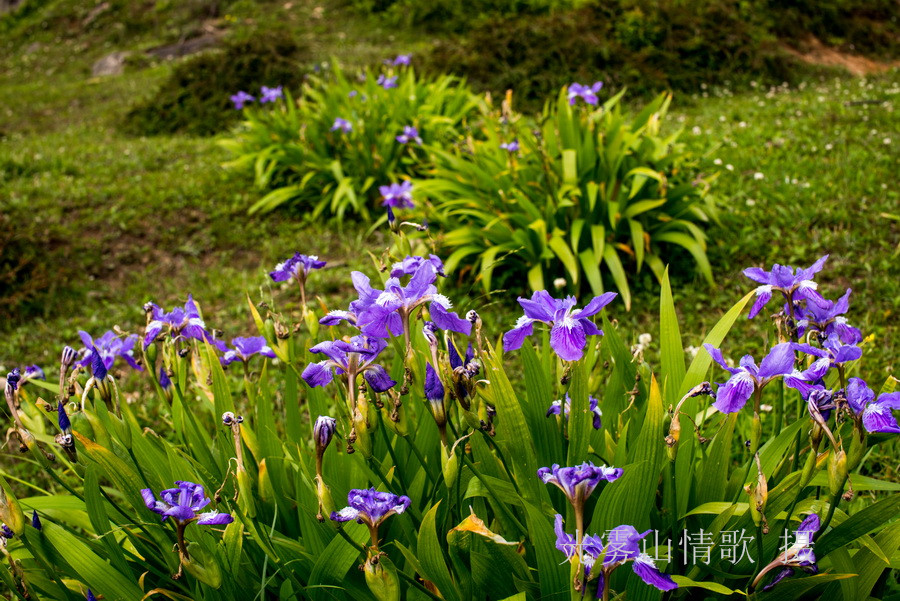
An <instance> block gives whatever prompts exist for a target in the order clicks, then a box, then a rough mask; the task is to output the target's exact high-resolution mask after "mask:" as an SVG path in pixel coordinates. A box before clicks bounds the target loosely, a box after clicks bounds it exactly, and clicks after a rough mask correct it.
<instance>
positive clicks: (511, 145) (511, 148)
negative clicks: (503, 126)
mask: <svg viewBox="0 0 900 601" xmlns="http://www.w3.org/2000/svg"><path fill="white" fill-rule="evenodd" d="M500 148H502V149H503V150H505V151H507V152H509V153H513V152H519V141H518V140H513V141H512V142H504V143H503V144H501V145H500Z"/></svg>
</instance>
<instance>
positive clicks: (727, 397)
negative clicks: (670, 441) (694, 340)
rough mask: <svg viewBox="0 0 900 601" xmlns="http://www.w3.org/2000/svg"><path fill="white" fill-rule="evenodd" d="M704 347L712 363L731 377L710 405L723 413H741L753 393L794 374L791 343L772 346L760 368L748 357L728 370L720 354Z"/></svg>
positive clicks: (711, 346) (715, 350)
mask: <svg viewBox="0 0 900 601" xmlns="http://www.w3.org/2000/svg"><path fill="white" fill-rule="evenodd" d="M703 346H704V348H706V350H707V351H708V352H709V354H710V356H711V357H712V358H713V360H714V361H715V362H716V363H718V364H719V365H720V366H722V369H724V370H726V371H727V372H729V373H730V374H731V377H730V378H728V381H727V382H725V384H723V385H721V386H719V390H718V392H717V393H716V402H715V403H713V407H715V408H716V409H718V410H719V411H721V412H722V413H734V412H736V411H740V410H741V408H742V407H743V406H744V405H745V404H746V403H747V400H748V399H749V398H750V397H751V396H752V395H753V393H754V391H756V390H759V389H761V388H762V387H763V386H765V385H766V384H768V383H769V382H771V381H772V380H774V379H775V378H777V377H779V376H785V375H788V374H791V373H793V371H794V351H793V348H792V346H791V343H790V342H782V343H781V344H776V345H775V346H774V347H772V350H771V351H769V354H768V355H766V356H765V358H764V359H763V360H762V362H761V363H760V365H759V367H757V366H756V361H754V359H753V357H751V356H750V355H744V356H743V357H741V363H740V367H729V366H728V364H727V363H725V359H724V358H723V357H722V351H720V350H719V349H717V348H716V347H714V346H713V345H711V344H709V343H706V344H704V345H703Z"/></svg>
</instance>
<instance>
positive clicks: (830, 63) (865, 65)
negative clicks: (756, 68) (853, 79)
mask: <svg viewBox="0 0 900 601" xmlns="http://www.w3.org/2000/svg"><path fill="white" fill-rule="evenodd" d="M784 49H785V51H787V52H788V54H790V55H791V56H794V57H796V58H798V59H800V60H802V61H803V62H805V63H808V64H810V65H821V66H825V67H841V68H843V69H846V70H847V71H849V72H850V73H851V74H853V75H855V76H857V77H862V76H864V75H871V74H877V73H884V72H885V71H890V70H891V69H893V68H896V67H900V60H894V61H888V62H883V61H877V60H874V59H871V58H867V57H865V56H861V55H859V54H850V53H847V52H841V51H840V50H838V49H836V48H831V47H829V46H826V45H825V44H823V43H822V42H821V41H819V40H818V38H816V37H814V36H810V37H809V38H808V39H807V40H806V41H805V42H803V44H802V50H798V49H797V48H794V47H792V46H788V45H785V46H784Z"/></svg>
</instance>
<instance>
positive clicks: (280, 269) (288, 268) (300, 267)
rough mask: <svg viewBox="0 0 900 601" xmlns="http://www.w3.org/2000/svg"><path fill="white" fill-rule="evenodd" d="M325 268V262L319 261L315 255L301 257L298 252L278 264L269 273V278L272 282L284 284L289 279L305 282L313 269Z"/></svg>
mask: <svg viewBox="0 0 900 601" xmlns="http://www.w3.org/2000/svg"><path fill="white" fill-rule="evenodd" d="M323 267H325V261H320V260H319V257H318V256H316V255H302V254H300V253H299V252H298V253H294V256H293V257H291V258H290V259H288V260H287V261H284V262H283V263H279V264H278V265H276V266H275V269H274V270H273V271H270V272H269V277H270V278H272V281H273V282H286V281H288V280H290V279H296V280H305V279H306V278H307V277H308V276H309V273H310V272H311V271H312V270H313V269H322V268H323Z"/></svg>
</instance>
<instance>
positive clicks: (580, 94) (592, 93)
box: [568, 81, 603, 105]
mask: <svg viewBox="0 0 900 601" xmlns="http://www.w3.org/2000/svg"><path fill="white" fill-rule="evenodd" d="M602 87H603V82H602V81H596V82H594V85H592V86H586V85H581V84H580V83H573V84H572V85H570V86H569V92H568V97H569V104H575V102H577V101H578V99H579V98H581V99H582V100H584V101H585V102H586V103H588V104H592V105H596V104H597V103H598V102H600V100H599V99H598V98H597V92H599V91H600V89H601V88H602Z"/></svg>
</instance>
